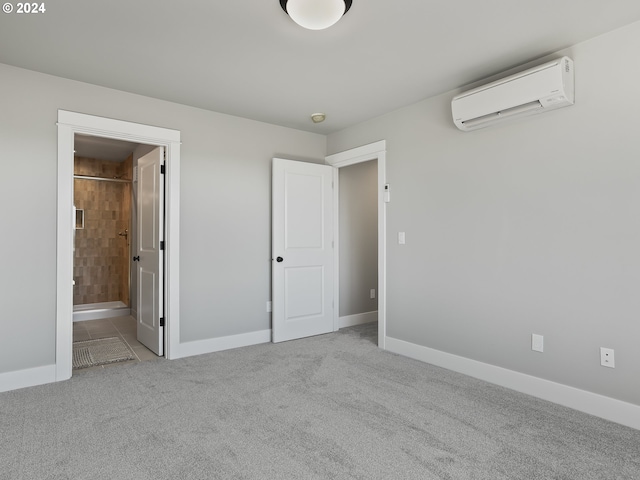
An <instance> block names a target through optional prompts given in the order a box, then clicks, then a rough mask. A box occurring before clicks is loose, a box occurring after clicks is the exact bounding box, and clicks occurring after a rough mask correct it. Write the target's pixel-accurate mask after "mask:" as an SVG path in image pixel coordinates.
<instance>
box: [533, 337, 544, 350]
mask: <svg viewBox="0 0 640 480" xmlns="http://www.w3.org/2000/svg"><path fill="white" fill-rule="evenodd" d="M531 350H533V351H534V352H544V337H543V336H542V335H536V334H535V333H532V334H531Z"/></svg>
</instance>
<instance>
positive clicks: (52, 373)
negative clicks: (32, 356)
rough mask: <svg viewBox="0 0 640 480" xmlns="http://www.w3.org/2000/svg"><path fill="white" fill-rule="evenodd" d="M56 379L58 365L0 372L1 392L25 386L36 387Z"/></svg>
mask: <svg viewBox="0 0 640 480" xmlns="http://www.w3.org/2000/svg"><path fill="white" fill-rule="evenodd" d="M55 381H56V366H55V365H45V366H44V367H35V368H27V369H24V370H17V371H15V372H6V373H0V392H8V391H9V390H17V389H19V388H25V387H35V386H36V385H43V384H45V383H53V382H55Z"/></svg>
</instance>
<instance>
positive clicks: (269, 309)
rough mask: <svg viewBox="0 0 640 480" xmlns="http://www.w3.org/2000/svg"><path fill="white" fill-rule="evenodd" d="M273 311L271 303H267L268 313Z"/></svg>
mask: <svg viewBox="0 0 640 480" xmlns="http://www.w3.org/2000/svg"><path fill="white" fill-rule="evenodd" d="M270 311H271V302H267V313H268V312H270Z"/></svg>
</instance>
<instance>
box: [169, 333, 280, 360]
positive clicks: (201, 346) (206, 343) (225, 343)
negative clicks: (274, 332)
mask: <svg viewBox="0 0 640 480" xmlns="http://www.w3.org/2000/svg"><path fill="white" fill-rule="evenodd" d="M270 341H271V330H259V331H257V332H250V333H243V334H240V335H230V336H228V337H219V338H209V339H207V340H196V341H193V342H186V343H179V344H178V348H177V351H172V352H171V359H172V360H173V359H176V358H184V357H191V356H193V355H202V354H204V353H213V352H220V351H222V350H230V349H232V348H239V347H248V346H250V345H257V344H259V343H268V342H270ZM173 350H176V349H175V347H174V349H173Z"/></svg>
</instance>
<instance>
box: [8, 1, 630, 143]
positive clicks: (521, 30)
mask: <svg viewBox="0 0 640 480" xmlns="http://www.w3.org/2000/svg"><path fill="white" fill-rule="evenodd" d="M13 3H15V2H13ZM45 6H46V9H47V11H46V12H45V13H41V14H30V15H26V14H23V15H18V14H15V13H12V14H0V62H1V63H6V64H9V65H15V66H18V67H23V68H27V69H31V70H36V71H39V72H44V73H49V74H52V75H57V76H60V77H65V78H70V79H74V80H80V81H83V82H88V83H93V84H96V85H103V86H106V87H111V88H115V89H119V90H124V91H128V92H133V93H139V94H142V95H147V96H151V97H156V98H160V99H165V100H169V101H173V102H177V103H182V104H186V105H192V106H195V107H200V108H204V109H208V110H213V111H217V112H223V113H228V114H232V115H237V116H241V117H247V118H251V119H255V120H260V121H265V122H269V123H273V124H277V125H284V126H289V127H294V128H298V129H303V130H308V131H312V132H317V133H330V132H333V131H336V130H340V129H342V128H345V127H347V126H349V125H353V124H355V123H358V122H361V121H363V120H366V119H369V118H372V117H375V116H378V115H381V114H383V113H386V112H388V111H391V110H394V109H396V108H399V107H402V106H405V105H408V104H411V103H415V102H417V101H419V100H421V99H424V98H427V97H430V96H433V95H436V94H439V93H443V92H446V91H448V90H451V89H454V88H457V87H461V86H463V85H466V84H469V83H472V82H475V81H477V80H480V79H482V78H484V77H487V76H490V75H493V74H496V73H498V72H501V71H503V70H506V69H508V68H512V67H515V66H517V65H520V64H523V63H526V62H529V61H531V60H535V59H536V58H539V57H541V56H544V55H546V54H549V53H552V52H554V51H556V50H558V49H561V48H564V47H567V46H570V45H573V44H575V43H578V42H580V41H583V40H586V39H588V38H591V37H594V36H597V35H599V34H602V33H605V32H608V31H610V30H613V29H615V28H618V27H621V26H623V25H626V24H629V23H632V22H634V21H637V20H640V1H638V0H606V1H605V0H483V1H478V0H448V1H428V0H394V1H390V0H354V2H353V6H352V8H351V10H350V11H349V12H348V13H347V14H346V15H345V16H344V18H343V19H342V20H341V21H340V22H338V23H337V24H336V25H334V26H333V27H331V28H329V29H328V30H324V31H309V30H304V29H302V28H301V27H299V26H297V25H296V24H295V23H293V21H291V19H290V18H289V17H288V16H287V15H286V14H285V13H284V12H283V10H282V9H281V8H280V3H279V1H278V0H224V1H223V0H191V1H188V2H168V1H161V0H135V1H132V0H109V1H108V2H95V1H87V0H54V1H49V2H45ZM576 67H577V68H576V70H578V69H579V66H578V65H576ZM603 67H605V66H603ZM317 111H319V112H325V113H326V114H327V120H326V121H325V122H324V123H322V124H318V125H315V124H313V123H312V122H311V119H310V118H309V116H310V115H311V114H312V113H314V112H317Z"/></svg>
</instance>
